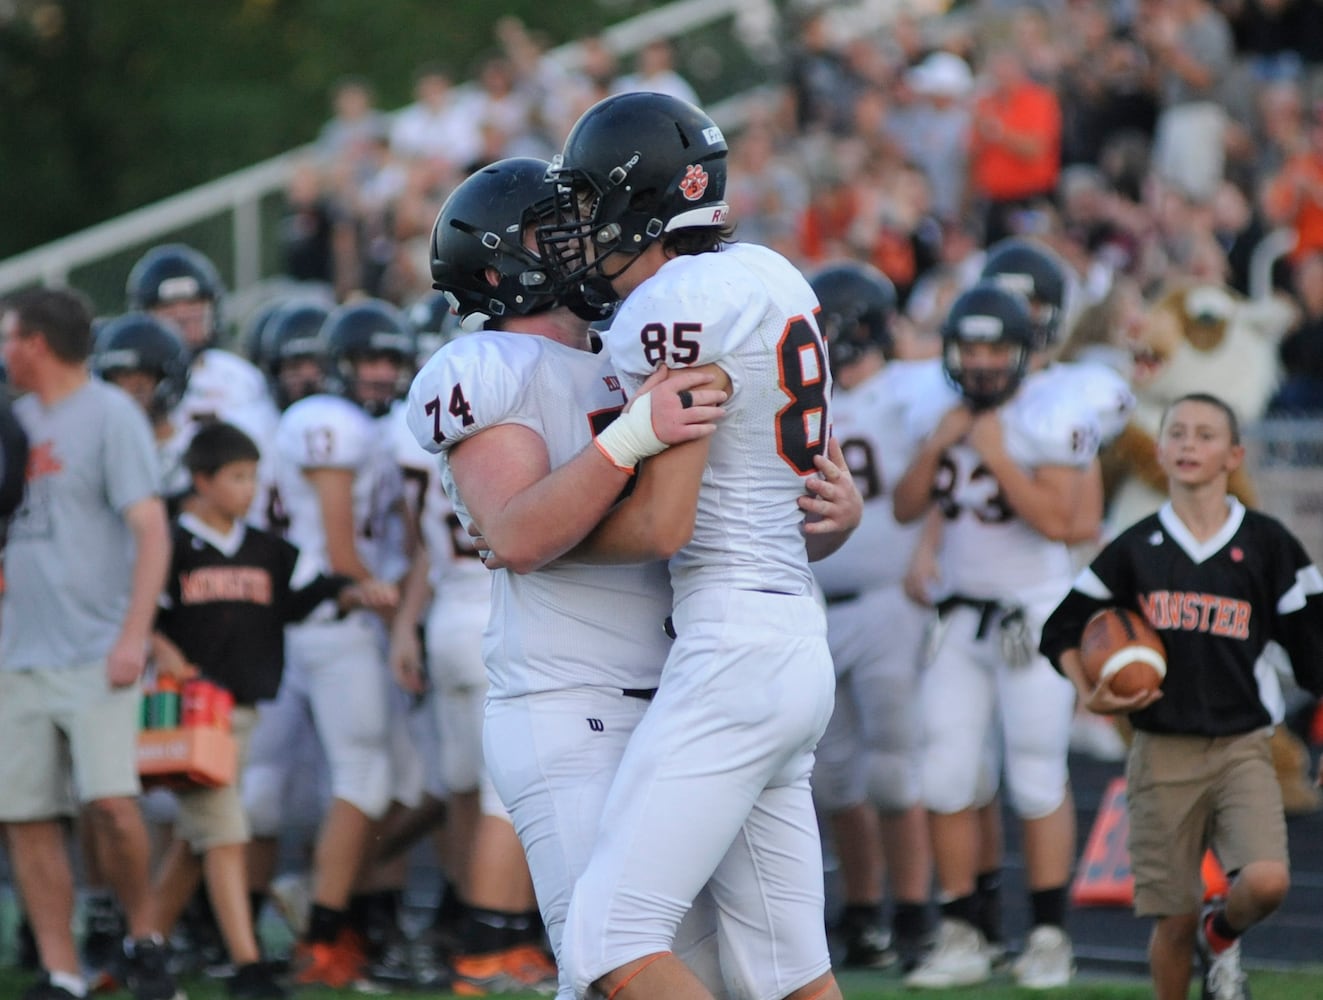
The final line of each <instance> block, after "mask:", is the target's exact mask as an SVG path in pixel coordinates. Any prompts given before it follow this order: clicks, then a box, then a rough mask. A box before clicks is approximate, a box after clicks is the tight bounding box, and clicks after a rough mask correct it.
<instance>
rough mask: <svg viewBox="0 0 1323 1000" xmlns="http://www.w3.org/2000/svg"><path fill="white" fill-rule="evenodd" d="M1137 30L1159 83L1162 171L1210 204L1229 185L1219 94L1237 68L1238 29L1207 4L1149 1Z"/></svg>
mask: <svg viewBox="0 0 1323 1000" xmlns="http://www.w3.org/2000/svg"><path fill="white" fill-rule="evenodd" d="M1136 26H1137V31H1138V35H1139V38H1140V40H1141V41H1142V42H1143V44H1144V46H1145V48H1146V49H1147V51H1148V54H1149V58H1150V59H1151V60H1152V62H1153V65H1154V67H1155V68H1156V70H1157V73H1158V81H1159V83H1158V85H1159V97H1160V102H1161V106H1162V112H1161V114H1160V115H1159V117H1158V127H1157V136H1156V138H1155V146H1154V152H1153V167H1154V171H1155V173H1156V174H1157V175H1158V176H1159V177H1160V178H1162V179H1163V180H1165V181H1167V182H1169V183H1171V184H1175V185H1177V186H1178V187H1180V188H1181V189H1182V191H1183V192H1184V193H1185V194H1187V195H1188V196H1189V197H1191V198H1193V199H1195V200H1197V201H1207V200H1208V199H1210V198H1212V197H1213V195H1214V193H1215V192H1216V191H1217V185H1218V184H1219V183H1220V182H1221V180H1222V169H1223V162H1224V158H1225V157H1224V151H1223V142H1224V140H1223V133H1224V131H1225V127H1226V111H1225V109H1224V108H1223V107H1222V105H1221V104H1220V103H1219V102H1218V92H1219V89H1220V85H1221V83H1222V81H1223V80H1224V79H1225V78H1226V76H1227V74H1228V72H1229V71H1230V69H1231V57H1232V45H1231V29H1230V27H1229V26H1228V25H1227V21H1226V18H1225V17H1223V16H1222V14H1221V12H1220V11H1218V10H1217V9H1216V8H1215V7H1214V6H1213V5H1212V4H1210V3H1208V2H1207V0H1141V2H1140V5H1139V11H1138V16H1137V21H1136ZM1196 149H1197V150H1199V155H1198V156H1192V155H1190V151H1191V150H1196Z"/></svg>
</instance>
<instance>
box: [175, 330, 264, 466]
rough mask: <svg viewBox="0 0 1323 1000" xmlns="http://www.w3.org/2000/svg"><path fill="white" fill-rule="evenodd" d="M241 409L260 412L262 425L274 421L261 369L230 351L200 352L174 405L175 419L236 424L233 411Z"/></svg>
mask: <svg viewBox="0 0 1323 1000" xmlns="http://www.w3.org/2000/svg"><path fill="white" fill-rule="evenodd" d="M244 410H252V411H256V412H260V413H261V414H262V417H261V421H260V422H261V423H262V424H263V425H264V426H270V425H273V424H274V423H275V419H276V410H275V405H274V404H273V403H272V402H271V393H270V392H269V391H268V389H267V384H266V379H265V378H263V377H262V373H261V371H259V370H258V368H257V367H256V366H255V365H254V364H253V363H252V362H250V361H248V360H246V359H244V358H241V357H239V355H237V354H232V353H231V352H229V351H222V350H218V349H216V348H212V349H210V350H206V351H203V352H201V353H200V354H199V355H198V356H197V357H196V358H194V359H193V363H192V364H191V365H190V366H189V369H188V387H187V389H185V391H184V398H183V399H181V400H180V401H179V405H178V406H177V407H176V409H175V418H176V421H178V422H190V421H198V420H201V421H205V420H225V421H228V422H230V423H235V424H239V422H240V421H239V418H238V417H237V416H236V414H237V413H239V412H240V411H244ZM252 423H253V421H252V420H250V421H249V424H250V425H251V424H252ZM241 426H242V425H241ZM244 430H249V427H247V426H245V427H244ZM250 433H251V432H250ZM259 443H260V442H259Z"/></svg>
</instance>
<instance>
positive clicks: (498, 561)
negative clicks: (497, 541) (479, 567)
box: [468, 524, 510, 569]
mask: <svg viewBox="0 0 1323 1000" xmlns="http://www.w3.org/2000/svg"><path fill="white" fill-rule="evenodd" d="M468 532H469V537H470V538H472V539H473V547H474V548H475V549H476V550H477V552H478V559H479V561H481V563H482V564H483V565H484V566H486V567H487V568H488V569H508V568H509V566H510V564H509V563H507V562H506V561H505V560H504V559H502V558H501V557H500V556H498V555H497V554H496V553H495V552H493V551H492V550H491V546H490V545H488V544H487V539H486V538H484V537H483V534H482V532H481V531H479V530H478V526H477V525H476V524H470V525H469V527H468Z"/></svg>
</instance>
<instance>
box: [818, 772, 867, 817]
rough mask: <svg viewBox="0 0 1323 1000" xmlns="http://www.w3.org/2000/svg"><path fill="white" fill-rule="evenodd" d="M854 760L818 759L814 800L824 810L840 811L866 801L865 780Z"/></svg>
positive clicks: (830, 811)
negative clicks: (862, 778)
mask: <svg viewBox="0 0 1323 1000" xmlns="http://www.w3.org/2000/svg"><path fill="white" fill-rule="evenodd" d="M859 771H860V769H859V768H858V767H857V766H855V765H854V763H853V762H852V761H818V762H817V763H816V764H815V766H814V768H813V801H814V802H815V803H816V804H817V806H818V808H819V809H820V810H822V811H823V812H827V813H835V812H840V811H841V810H842V809H846V808H848V807H850V806H853V805H858V804H859V803H860V802H862V801H864V782H863V781H862V780H861V777H862V776H861V775H860V773H859Z"/></svg>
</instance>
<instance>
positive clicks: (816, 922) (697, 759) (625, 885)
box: [540, 93, 840, 1000]
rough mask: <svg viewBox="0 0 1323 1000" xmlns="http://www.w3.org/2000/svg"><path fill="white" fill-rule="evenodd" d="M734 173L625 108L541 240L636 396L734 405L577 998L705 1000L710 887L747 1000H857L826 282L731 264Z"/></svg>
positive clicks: (668, 109) (569, 958)
mask: <svg viewBox="0 0 1323 1000" xmlns="http://www.w3.org/2000/svg"><path fill="white" fill-rule="evenodd" d="M726 152H727V147H726V141H725V138H724V137H723V135H722V133H721V130H720V128H718V127H717V126H716V125H715V124H714V123H713V121H712V119H711V118H709V117H708V116H707V115H706V114H704V113H703V112H702V111H700V110H699V109H698V108H695V107H693V106H692V105H690V104H686V103H685V102H684V101H680V100H677V99H675V98H672V97H668V96H665V95H661V94H648V93H636V94H620V95H616V96H614V97H610V98H607V99H606V100H604V101H601V102H599V103H598V104H596V105H594V106H593V107H592V108H590V109H589V110H588V111H586V112H585V113H584V115H583V116H582V117H581V118H580V119H579V121H578V122H577V123H576V124H575V126H574V128H573V129H572V130H571V132H570V135H569V137H568V138H567V139H566V144H565V149H564V151H563V153H562V154H561V157H560V160H559V162H558V164H557V166H556V169H555V170H554V174H555V177H556V179H557V182H558V188H559V191H560V195H559V196H558V199H557V208H558V213H559V215H560V216H561V218H559V219H558V221H557V222H556V223H554V224H551V225H548V226H547V227H545V228H544V229H543V231H542V232H541V233H540V243H541V245H542V248H543V251H542V252H543V256H544V257H545V258H547V259H548V260H549V261H554V265H555V268H556V270H557V272H558V279H559V280H561V281H565V282H569V281H578V282H579V283H580V287H581V288H582V289H583V290H584V292H585V294H586V295H588V296H590V297H591V298H593V299H595V300H601V301H605V302H609V301H613V300H620V302H621V304H620V306H619V307H618V309H617V311H616V314H615V316H614V318H613V320H612V323H611V327H610V329H609V330H608V331H607V332H606V334H605V344H606V348H607V350H608V352H609V353H610V356H611V362H612V365H613V366H614V368H615V370H616V371H617V373H618V374H619V377H620V380H621V384H622V387H623V388H624V389H625V390H626V392H627V393H634V392H636V391H638V389H639V387H640V386H641V385H642V384H644V381H645V379H647V378H648V377H649V376H652V375H653V374H654V373H655V372H657V371H659V370H661V369H662V368H664V367H667V368H679V369H685V368H691V369H694V370H696V371H699V372H704V373H707V374H710V375H712V376H713V377H714V379H715V382H714V385H715V386H716V387H718V388H721V389H725V390H728V391H729V393H730V399H729V401H728V402H727V404H726V406H725V414H726V415H725V417H724V419H723V420H722V422H721V423H720V424H719V425H718V427H717V430H716V432H715V433H714V434H712V435H711V436H709V437H707V438H704V439H703V440H702V441H700V442H699V443H698V444H697V445H695V446H694V447H693V448H692V449H691V455H688V456H686V460H688V459H689V458H690V457H692V463H691V466H692V469H686V470H684V471H685V472H686V473H687V474H689V475H692V476H694V477H697V478H701V484H700V485H699V489H698V501H697V508H696V511H695V512H694V514H693V517H694V521H693V531H692V534H691V537H690V538H689V539H688V540H687V541H686V542H685V544H684V545H683V546H682V547H681V548H680V549H679V551H678V552H677V553H676V554H675V555H674V556H673V557H672V558H671V560H670V571H671V584H672V587H673V589H674V602H675V608H674V611H673V613H672V618H673V622H674V632H675V633H676V640H675V644H674V645H673V646H672V647H671V651H670V654H669V655H668V657H667V660H666V665H665V667H664V669H663V671H662V679H661V684H660V686H659V689H658V693H657V697H656V699H655V700H654V701H653V703H652V706H651V708H650V709H649V710H648V713H647V715H646V716H645V718H644V720H643V722H642V723H640V725H639V727H638V729H637V730H636V731H635V733H634V736H633V738H632V739H631V741H630V746H629V748H628V750H627V751H626V754H625V757H624V759H623V761H622V762H621V767H620V771H619V773H618V774H617V777H616V780H615V782H614V783H613V785H612V788H611V794H610V797H609V798H608V800H607V803H606V807H605V814H604V818H603V822H602V826H601V828H600V829H599V831H598V842H597V845H596V847H595V849H594V851H593V857H592V860H591V861H590V862H589V865H588V868H587V869H586V870H585V872H584V873H583V875H582V876H580V878H579V881H578V884H577V885H576V887H575V891H574V897H573V901H572V903H571V906H570V913H569V917H568V919H567V922H566V933H565V942H564V947H563V952H564V955H565V961H566V963H567V964H568V966H569V977H570V979H571V980H572V982H573V984H574V988H575V990H576V992H577V993H578V995H580V996H584V995H586V994H587V993H588V992H589V991H590V990H591V989H595V990H597V991H598V992H599V993H602V994H603V995H609V996H613V997H618V998H621V1000H630V998H633V997H643V996H668V997H705V996H708V995H709V994H708V993H707V992H706V991H705V989H704V987H703V986H702V984H701V983H700V982H699V981H698V980H697V979H696V978H695V977H694V976H693V975H692V974H691V973H690V971H689V970H688V969H687V968H686V967H685V965H684V963H683V962H682V961H680V960H679V959H678V958H677V956H676V955H675V954H674V953H673V951H672V946H673V941H674V937H675V932H676V927H677V925H678V924H679V921H680V918H681V917H682V915H683V914H684V913H685V911H686V910H687V909H688V907H689V906H690V904H691V902H692V901H693V900H694V898H695V897H696V896H697V895H698V893H699V891H700V890H701V889H702V888H703V887H704V886H705V885H709V886H710V890H711V892H712V895H713V897H714V899H715V901H716V904H717V906H718V908H719V909H724V910H729V911H731V912H734V913H737V914H738V915H739V916H740V917H741V918H743V926H742V930H743V933H741V932H740V930H739V929H737V928H736V927H734V926H725V927H723V937H722V955H723V961H725V960H726V959H727V958H728V957H729V958H730V959H731V960H732V961H733V962H734V963H737V964H738V966H739V969H740V972H741V973H742V979H743V980H744V982H743V988H744V989H746V990H748V992H749V995H752V996H760V997H778V996H782V997H784V996H790V997H797V998H798V997H810V996H812V997H825V998H831V997H839V996H840V990H839V987H838V986H837V985H836V983H835V980H834V978H833V977H832V973H831V967H830V966H831V963H830V959H829V956H828V951H827V941H826V935H825V927H824V922H823V883H822V867H821V866H822V855H821V844H820V842H819V838H818V828H817V818H816V816H815V814H814V810H813V801H812V795H811V792H810V788H809V774H810V771H811V770H812V767H813V749H814V747H815V746H816V744H817V742H818V739H819V737H820V736H821V735H822V732H823V730H824V729H825V728H826V725H827V721H828V719H829V718H830V716H831V711H832V704H833V692H834V687H835V675H834V671H833V668H832V662H831V654H830V652H829V650H828V647H827V636H826V619H825V615H824V614H823V609H822V607H821V606H820V605H819V604H818V602H817V600H816V599H815V596H814V582H813V575H812V573H811V571H810V570H809V566H808V558H807V552H806V545H805V537H804V535H803V533H802V516H801V511H800V508H799V499H800V497H801V494H802V493H803V492H804V488H805V482H806V481H807V480H809V479H810V478H811V477H813V476H814V475H815V473H816V471H817V465H816V462H815V459H819V458H821V457H823V456H824V455H825V453H826V450H827V443H828V439H829V436H830V428H831V423H830V418H829V405H830V390H831V375H830V372H829V370H828V367H827V358H826V352H825V350H824V347H823V343H822V337H821V335H820V333H819V331H818V327H817V321H816V318H815V312H816V310H817V299H816V298H815V296H814V295H813V292H812V289H811V288H809V286H808V282H807V281H805V280H804V278H803V276H802V275H801V274H800V273H799V272H798V271H797V270H796V269H795V268H794V267H793V266H792V265H791V264H790V263H789V261H787V260H786V259H785V258H783V257H781V256H780V255H779V254H776V253H774V252H773V251H771V250H768V249H766V248H764V247H760V246H756V245H753V244H740V243H735V244H730V245H727V242H726V240H727V236H728V234H729V228H728V214H729V209H728V206H727V205H726V203H725V201H724V200H723V199H724V193H725V181H726ZM717 251H721V252H717ZM671 377H674V375H672V376H671ZM737 843H738V844H739V850H735V851H732V850H731V848H732V845H734V844H737ZM751 900H757V903H756V905H750V902H751ZM755 927H756V932H752V931H753V929H754V928H755ZM728 944H729V948H728V947H727V946H728Z"/></svg>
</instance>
